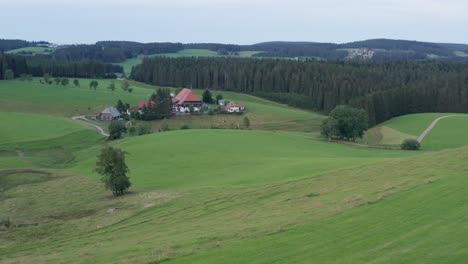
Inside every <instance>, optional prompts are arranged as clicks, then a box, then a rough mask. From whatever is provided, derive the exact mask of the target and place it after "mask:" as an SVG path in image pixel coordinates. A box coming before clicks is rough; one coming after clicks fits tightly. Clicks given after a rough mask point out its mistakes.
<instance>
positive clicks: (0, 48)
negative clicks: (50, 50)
mask: <svg viewBox="0 0 468 264" xmlns="http://www.w3.org/2000/svg"><path fill="white" fill-rule="evenodd" d="M49 44H50V43H49V42H46V41H37V42H35V41H33V42H31V41H26V40H20V39H0V53H3V52H7V51H9V50H14V49H20V48H26V47H37V46H41V45H42V46H45V45H49Z"/></svg>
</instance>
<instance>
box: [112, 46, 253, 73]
mask: <svg viewBox="0 0 468 264" xmlns="http://www.w3.org/2000/svg"><path fill="white" fill-rule="evenodd" d="M258 53H261V51H241V52H239V55H238V57H242V58H250V57H253V56H254V55H255V54H258ZM157 56H159V57H169V58H183V57H223V56H220V55H218V53H217V52H216V51H212V50H207V49H184V50H181V51H179V52H175V53H162V54H153V55H148V56H147V57H157ZM143 58H144V56H143V55H140V56H138V57H136V58H131V59H128V60H126V61H124V62H121V63H115V64H117V65H121V66H122V67H123V68H124V72H125V74H126V75H127V76H128V75H130V73H131V71H132V67H133V66H136V65H138V64H140V63H141V61H142V60H143Z"/></svg>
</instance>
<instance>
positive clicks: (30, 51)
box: [6, 47, 55, 55]
mask: <svg viewBox="0 0 468 264" xmlns="http://www.w3.org/2000/svg"><path fill="white" fill-rule="evenodd" d="M54 51H55V48H48V47H26V48H20V49H14V50H9V51H7V52H6V53H8V54H27V55H36V54H50V53H52V52H54Z"/></svg>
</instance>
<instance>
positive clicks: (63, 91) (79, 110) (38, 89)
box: [0, 78, 324, 132]
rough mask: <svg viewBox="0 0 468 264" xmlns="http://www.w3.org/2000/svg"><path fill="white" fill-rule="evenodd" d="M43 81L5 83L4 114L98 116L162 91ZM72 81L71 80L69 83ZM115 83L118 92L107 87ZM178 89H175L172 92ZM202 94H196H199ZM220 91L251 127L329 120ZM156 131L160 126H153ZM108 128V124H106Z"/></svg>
mask: <svg viewBox="0 0 468 264" xmlns="http://www.w3.org/2000/svg"><path fill="white" fill-rule="evenodd" d="M39 80H40V79H39V78H34V79H33V81H31V82H29V81H19V80H12V81H0V111H5V112H24V113H40V114H47V115H54V116H60V117H72V116H76V115H84V114H96V113H99V112H100V111H102V110H103V109H104V108H106V107H108V106H112V105H115V104H116V103H117V101H118V100H119V99H120V100H122V101H123V102H125V103H129V104H131V105H136V104H137V103H138V102H139V101H144V100H148V99H149V97H150V95H151V94H152V93H154V92H155V90H156V89H157V88H158V87H156V86H150V85H146V84H141V83H136V82H130V84H131V87H132V88H134V90H133V92H132V93H128V92H125V91H123V90H122V89H121V81H118V80H98V82H99V86H98V87H97V89H96V91H94V90H91V89H89V82H90V81H91V80H87V79H79V81H80V87H75V86H74V85H73V84H69V85H68V86H62V85H55V84H52V85H48V84H41V83H40V81H39ZM70 81H72V79H70ZM111 82H113V83H115V85H116V90H115V91H114V92H112V91H110V90H109V89H107V87H108V86H109V84H110V83H111ZM172 90H173V91H175V89H172ZM202 92H203V91H201V90H196V93H197V94H198V95H199V96H200V98H201V94H202ZM213 93H214V95H216V94H218V93H221V94H223V96H224V98H225V99H226V100H230V101H235V102H238V103H244V104H245V105H246V106H247V108H248V111H247V112H246V114H245V115H246V116H248V117H249V119H250V120H251V127H252V128H254V129H261V130H280V131H301V132H304V131H318V130H319V127H320V123H321V121H322V120H323V118H324V116H323V115H320V114H316V113H313V112H310V111H304V110H300V109H296V108H291V107H287V106H285V105H282V104H278V103H273V102H270V101H267V100H264V99H261V98H258V97H254V96H249V95H244V94H239V93H232V92H221V91H220V92H216V91H215V92H213ZM243 118H244V116H236V115H213V116H181V117H177V118H171V119H169V120H167V122H168V125H169V127H170V128H171V129H180V127H181V126H183V125H188V126H189V127H190V128H204V129H209V128H236V127H239V126H241V125H242V120H243ZM152 124H153V127H154V129H155V130H157V129H159V128H160V127H161V122H153V123H152ZM102 125H103V126H107V124H106V123H104V124H102Z"/></svg>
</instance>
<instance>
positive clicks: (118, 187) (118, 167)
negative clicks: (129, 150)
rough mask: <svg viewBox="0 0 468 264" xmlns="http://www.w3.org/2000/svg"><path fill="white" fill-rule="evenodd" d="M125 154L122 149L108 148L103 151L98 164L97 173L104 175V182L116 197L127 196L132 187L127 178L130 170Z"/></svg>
mask: <svg viewBox="0 0 468 264" xmlns="http://www.w3.org/2000/svg"><path fill="white" fill-rule="evenodd" d="M125 154H126V152H124V151H122V150H120V149H115V148H112V147H110V146H106V147H104V148H103V149H102V150H101V153H100V154H99V156H98V160H97V162H96V171H97V172H98V173H99V174H101V175H102V178H101V180H102V182H104V184H105V186H106V189H107V190H110V191H112V194H113V195H114V196H120V195H123V194H125V191H127V190H128V188H130V186H131V183H130V179H129V178H128V176H127V173H128V172H129V169H128V167H127V164H125Z"/></svg>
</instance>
